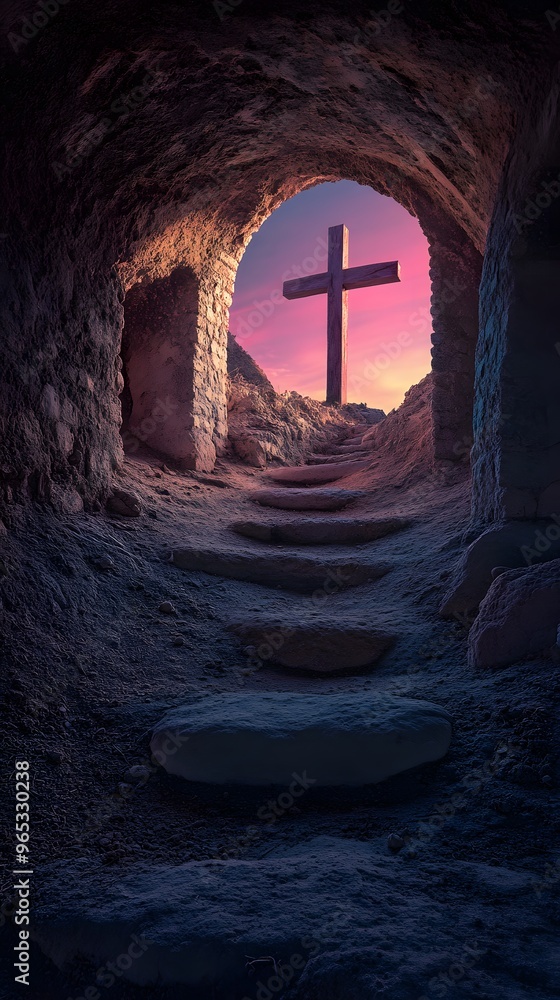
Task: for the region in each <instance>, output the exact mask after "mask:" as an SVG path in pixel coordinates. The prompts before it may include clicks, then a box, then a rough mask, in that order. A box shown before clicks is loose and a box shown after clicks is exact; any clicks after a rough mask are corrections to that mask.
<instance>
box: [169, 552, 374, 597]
mask: <svg viewBox="0 0 560 1000" xmlns="http://www.w3.org/2000/svg"><path fill="white" fill-rule="evenodd" d="M170 561H171V562H172V563H173V564H174V565H175V566H178V567H179V569H184V570H191V571H194V572H199V573H209V574H210V575H211V576H221V577H228V578H230V579H233V580H243V581H245V582H247V583H260V584H263V585H264V586H265V587H280V588H282V589H285V590H295V591H299V592H300V593H310V592H312V591H315V590H321V591H324V592H325V593H333V592H335V591H337V590H346V589H347V588H348V587H358V586H359V585H360V584H363V583H369V582H370V581H372V580H377V579H378V578H379V577H382V576H384V575H385V574H386V573H387V572H388V571H389V569H390V566H388V565H386V564H383V563H367V562H357V561H356V560H350V559H348V560H344V559H319V558H317V557H312V556H303V555H288V554H286V555H284V554H279V553H276V552H275V553H264V554H261V553H257V552H244V551H239V550H237V549H231V550H228V549H227V548H225V547H224V548H223V549H221V550H219V551H218V550H217V549H214V548H210V547H206V548H202V547H195V546H183V547H181V548H177V549H174V550H173V552H172V554H171V560H170ZM333 588H334V591H333Z"/></svg>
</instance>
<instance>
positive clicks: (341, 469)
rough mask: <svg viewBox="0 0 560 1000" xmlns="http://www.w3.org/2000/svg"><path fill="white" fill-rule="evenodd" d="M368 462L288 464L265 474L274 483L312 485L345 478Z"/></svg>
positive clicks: (365, 465)
mask: <svg viewBox="0 0 560 1000" xmlns="http://www.w3.org/2000/svg"><path fill="white" fill-rule="evenodd" d="M368 465H369V462H367V461H363V462H329V463H327V464H326V465H308V466H297V465H296V466H289V467H288V468H284V469H268V470H267V472H266V473H265V476H266V478H267V479H269V480H273V482H275V483H286V484H287V485H289V484H290V483H299V484H300V485H301V486H313V485H314V484H315V483H334V482H336V480H337V479H345V478H346V477H347V476H351V475H352V474H353V473H354V472H361V471H362V469H367V467H368Z"/></svg>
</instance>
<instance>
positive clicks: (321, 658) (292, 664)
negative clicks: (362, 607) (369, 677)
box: [231, 618, 396, 674]
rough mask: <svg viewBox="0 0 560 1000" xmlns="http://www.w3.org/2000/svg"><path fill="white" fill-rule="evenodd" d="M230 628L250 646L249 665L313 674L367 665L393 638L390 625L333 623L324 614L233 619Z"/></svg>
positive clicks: (336, 671) (390, 644)
mask: <svg viewBox="0 0 560 1000" xmlns="http://www.w3.org/2000/svg"><path fill="white" fill-rule="evenodd" d="M231 628H232V629H233V631H234V632H235V633H236V634H237V635H238V636H239V637H240V638H241V639H242V640H243V641H244V642H245V643H246V644H247V645H248V646H250V647H251V658H250V664H251V665H254V666H258V667H260V666H262V664H264V663H267V662H269V663H271V664H273V665H279V666H281V667H288V668H289V669H291V670H306V671H309V672H311V673H316V674H332V673H339V672H341V671H343V672H345V673H346V672H351V671H352V672H353V671H357V670H363V669H364V668H365V667H370V666H372V665H373V664H374V663H375V662H376V661H377V660H378V659H379V657H380V656H381V655H382V654H383V653H384V652H385V650H386V649H389V647H390V646H392V644H393V642H394V641H395V638H396V636H395V635H393V634H391V632H390V631H388V628H389V626H387V627H386V628H382V627H368V626H364V625H363V626H353V625H352V624H348V623H346V624H345V625H333V624H332V623H331V622H329V621H328V620H327V619H324V618H323V619H321V618H313V619H311V620H307V621H304V622H302V621H289V620H286V621H282V622H279V621H267V622H262V621H261V622H256V621H251V622H233V623H232V625H231Z"/></svg>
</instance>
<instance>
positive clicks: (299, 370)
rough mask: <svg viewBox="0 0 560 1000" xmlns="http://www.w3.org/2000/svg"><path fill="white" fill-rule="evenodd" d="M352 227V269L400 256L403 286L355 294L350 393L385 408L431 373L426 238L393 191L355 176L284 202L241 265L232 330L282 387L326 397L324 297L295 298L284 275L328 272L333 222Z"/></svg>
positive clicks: (354, 399) (350, 331)
mask: <svg viewBox="0 0 560 1000" xmlns="http://www.w3.org/2000/svg"><path fill="white" fill-rule="evenodd" d="M340 223H344V224H345V225H346V226H347V227H348V229H349V231H350V240H349V243H350V252H349V266H350V267H355V266H357V265H359V264H369V263H377V262H382V261H386V260H399V261H400V263H401V282H400V284H392V285H378V286H377V287H374V288H358V289H355V290H354V291H351V292H349V293H348V301H349V307H348V314H349V320H348V399H349V401H350V402H357V403H362V402H363V403H367V404H368V405H369V406H377V407H381V409H383V410H385V411H386V412H388V411H389V410H391V409H393V407H395V406H398V405H399V404H400V403H401V402H402V399H403V396H404V393H405V392H406V390H407V389H408V388H409V387H410V386H411V385H414V384H415V383H416V382H419V381H420V379H421V378H423V377H424V375H426V373H427V372H428V371H429V370H430V334H431V329H432V324H431V318H430V314H429V307H430V279H429V274H428V243H427V240H426V238H425V236H424V235H423V233H422V230H421V229H420V226H419V224H418V222H417V220H416V219H413V218H412V216H410V215H409V214H408V212H406V211H405V210H404V209H403V208H402V207H401V206H400V205H398V204H397V203H396V202H394V201H393V200H392V199H391V198H386V197H384V196H383V195H380V194H377V192H376V191H373V190H372V188H369V187H362V186H361V185H359V184H355V183H354V182H352V181H339V182H338V183H336V184H320V185H317V187H314V188H310V189H309V190H308V191H303V192H302V193H301V194H298V195H296V197H295V198H291V199H290V200H289V201H286V202H284V204H283V205H281V206H280V208H279V209H277V210H276V212H274V213H273V214H272V215H271V216H270V218H269V219H267V220H266V222H265V223H264V224H263V225H262V226H261V228H260V229H259V231H258V232H257V233H255V235H254V236H253V238H252V240H251V242H250V243H249V246H248V247H247V250H246V251H245V254H244V256H243V260H242V261H241V264H240V266H239V271H238V273H237V279H236V283H235V293H234V296H233V304H232V307H231V310H230V330H231V332H232V333H233V334H234V335H235V336H236V337H237V340H238V341H239V343H240V344H241V345H242V346H243V347H244V348H245V349H246V350H247V351H249V353H250V354H251V355H252V356H253V357H254V359H255V361H257V362H258V363H259V365H260V366H261V368H263V369H264V371H265V372H266V374H267V375H268V377H269V379H270V380H271V382H272V383H273V385H274V388H275V389H276V390H277V391H278V392H284V391H285V390H286V389H294V390H296V391H297V392H300V393H301V394H302V395H305V396H313V397H314V398H315V399H324V398H325V378H326V352H327V334H326V329H327V327H326V322H327V297H326V295H317V296H313V297H312V298H307V299H294V300H291V301H288V300H287V299H284V298H283V297H282V282H283V281H284V280H286V279H288V278H295V277H301V276H303V275H304V274H311V273H315V272H319V271H324V270H326V267H327V265H326V259H325V253H326V251H325V247H326V240H327V230H328V227H329V226H336V225H339V224H340Z"/></svg>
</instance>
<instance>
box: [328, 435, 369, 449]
mask: <svg viewBox="0 0 560 1000" xmlns="http://www.w3.org/2000/svg"><path fill="white" fill-rule="evenodd" d="M363 441H364V436H363V434H360V435H359V437H355V438H345V439H344V441H339V443H338V444H335V445H333V451H337V450H338V449H340V451H349V450H351V449H352V448H359V447H360V446H361V445H362V444H363Z"/></svg>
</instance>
